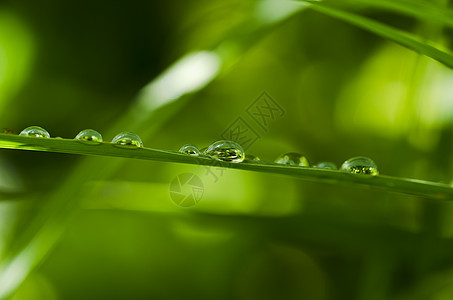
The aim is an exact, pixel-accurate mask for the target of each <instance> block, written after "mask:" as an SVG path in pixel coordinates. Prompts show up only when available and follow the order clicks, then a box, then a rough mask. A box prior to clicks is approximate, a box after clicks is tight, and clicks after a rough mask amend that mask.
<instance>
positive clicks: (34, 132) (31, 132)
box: [19, 126, 50, 138]
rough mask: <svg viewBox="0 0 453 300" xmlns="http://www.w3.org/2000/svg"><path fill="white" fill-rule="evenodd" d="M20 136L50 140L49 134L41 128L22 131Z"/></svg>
mask: <svg viewBox="0 0 453 300" xmlns="http://www.w3.org/2000/svg"><path fill="white" fill-rule="evenodd" d="M19 135H21V136H31V137H38V138H50V134H49V132H47V130H45V129H44V128H42V127H39V126H30V127H27V128H25V129H24V130H22V131H21V132H20V133H19Z"/></svg>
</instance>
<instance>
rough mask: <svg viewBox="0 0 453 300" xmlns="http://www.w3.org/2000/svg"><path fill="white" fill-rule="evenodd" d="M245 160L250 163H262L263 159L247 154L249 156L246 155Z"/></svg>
mask: <svg viewBox="0 0 453 300" xmlns="http://www.w3.org/2000/svg"><path fill="white" fill-rule="evenodd" d="M245 160H248V161H260V160H261V159H260V158H259V157H258V156H256V155H253V154H247V155H245Z"/></svg>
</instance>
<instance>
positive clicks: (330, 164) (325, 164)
mask: <svg viewBox="0 0 453 300" xmlns="http://www.w3.org/2000/svg"><path fill="white" fill-rule="evenodd" d="M313 168H318V169H329V170H337V169H338V168H337V165H335V164H334V163H333V162H330V161H323V162H320V163H317V164H316V165H314V166H313Z"/></svg>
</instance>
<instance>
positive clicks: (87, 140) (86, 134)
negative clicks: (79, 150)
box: [74, 129, 102, 145]
mask: <svg viewBox="0 0 453 300" xmlns="http://www.w3.org/2000/svg"><path fill="white" fill-rule="evenodd" d="M74 139H75V140H78V141H80V142H81V143H84V144H91V145H93V144H100V143H102V135H101V134H100V133H99V132H97V131H96V130H93V129H85V130H82V131H80V132H79V134H77V136H76V137H75V138H74Z"/></svg>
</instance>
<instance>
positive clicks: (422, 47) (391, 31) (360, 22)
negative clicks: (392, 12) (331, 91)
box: [310, 3, 453, 68]
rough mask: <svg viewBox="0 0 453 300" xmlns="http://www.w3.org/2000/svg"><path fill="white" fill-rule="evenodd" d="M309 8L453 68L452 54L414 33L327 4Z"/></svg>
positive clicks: (313, 4) (315, 4) (314, 5)
mask: <svg viewBox="0 0 453 300" xmlns="http://www.w3.org/2000/svg"><path fill="white" fill-rule="evenodd" d="M310 8H311V9H313V10H315V11H318V12H320V13H322V14H325V15H328V16H331V17H334V18H337V19H339V20H343V21H345V22H348V23H350V24H352V25H355V26H357V27H359V28H362V29H365V30H367V31H370V32H372V33H375V34H377V35H379V36H381V37H384V38H386V39H389V40H391V41H393V42H395V43H398V44H400V45H402V46H404V47H406V48H409V49H411V50H413V51H415V52H418V53H420V54H423V55H426V56H428V57H431V58H433V59H435V60H437V61H438V62H440V63H442V64H444V65H445V66H447V67H449V68H453V54H451V53H449V52H446V51H444V50H441V49H440V46H438V45H432V44H431V43H430V42H428V41H426V40H424V39H423V38H420V37H418V36H416V35H414V34H411V33H408V32H406V31H403V30H400V29H396V28H393V27H391V26H388V25H385V24H382V23H380V22H378V21H374V20H371V19H369V18H366V17H363V16H360V15H357V14H354V13H351V12H347V11H343V10H341V9H338V8H333V7H330V6H328V5H323V4H317V3H312V5H311V6H310Z"/></svg>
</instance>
